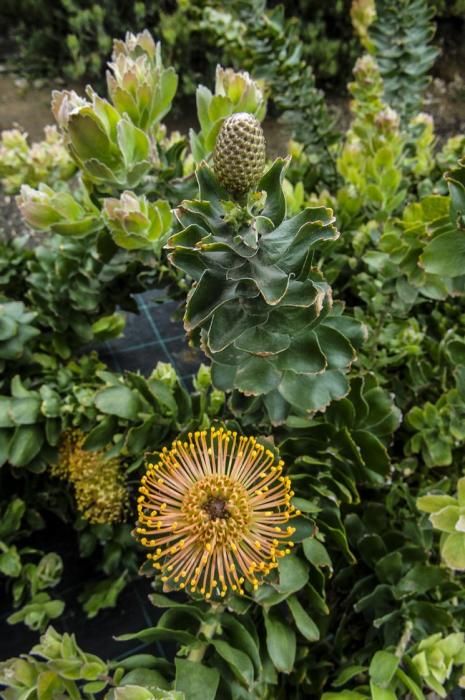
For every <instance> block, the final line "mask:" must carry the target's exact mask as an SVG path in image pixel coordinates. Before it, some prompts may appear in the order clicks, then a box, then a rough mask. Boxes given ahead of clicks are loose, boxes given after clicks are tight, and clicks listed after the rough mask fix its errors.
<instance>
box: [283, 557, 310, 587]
mask: <svg viewBox="0 0 465 700" xmlns="http://www.w3.org/2000/svg"><path fill="white" fill-rule="evenodd" d="M278 571H279V583H278V585H275V588H276V590H277V591H279V593H286V594H287V595H289V594H291V593H295V592H296V591H300V590H301V589H302V588H303V587H304V586H305V584H306V583H307V581H308V578H309V571H308V564H305V562H304V561H302V559H299V557H298V556H297V555H295V554H290V555H287V556H285V557H282V558H281V559H280V560H279V563H278Z"/></svg>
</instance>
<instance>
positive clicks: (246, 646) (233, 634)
mask: <svg viewBox="0 0 465 700" xmlns="http://www.w3.org/2000/svg"><path fill="white" fill-rule="evenodd" d="M221 626H222V628H223V630H225V631H226V633H227V636H228V640H230V641H231V642H232V644H233V645H234V647H236V648H237V649H241V650H242V651H244V652H245V653H246V654H247V655H248V656H249V657H250V658H251V659H252V662H253V665H254V667H255V670H256V671H257V673H259V672H260V669H261V668H262V662H261V659H260V652H259V646H258V638H257V639H254V637H253V636H252V634H251V632H249V630H248V629H247V628H246V627H245V625H244V624H242V623H241V622H239V620H237V619H236V618H235V617H233V616H232V615H230V614H229V613H223V615H222V616H221ZM252 631H253V630H252Z"/></svg>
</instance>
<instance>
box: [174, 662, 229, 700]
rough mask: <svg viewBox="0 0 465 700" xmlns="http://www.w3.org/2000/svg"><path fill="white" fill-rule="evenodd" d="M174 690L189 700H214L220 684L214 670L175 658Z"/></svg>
mask: <svg viewBox="0 0 465 700" xmlns="http://www.w3.org/2000/svg"><path fill="white" fill-rule="evenodd" d="M175 663H176V680H175V689H176V690H179V691H181V692H183V693H185V695H186V698H189V700H215V698H216V691H217V689H218V684H219V682H220V674H219V671H218V670H217V669H216V668H208V667H207V666H204V665H203V664H201V663H198V662H195V661H189V660H188V659H180V658H176V661H175Z"/></svg>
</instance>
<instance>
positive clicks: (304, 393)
mask: <svg viewBox="0 0 465 700" xmlns="http://www.w3.org/2000/svg"><path fill="white" fill-rule="evenodd" d="M278 389H279V392H280V393H281V395H282V396H283V397H284V398H285V399H286V401H289V403H290V404H291V405H293V406H296V407H297V408H300V409H302V410H304V411H321V410H324V409H325V408H326V407H327V406H328V405H329V404H330V403H331V401H334V400H337V399H342V398H343V397H344V396H345V395H346V394H347V392H348V390H349V384H348V381H347V379H346V377H345V376H344V375H343V374H342V373H341V372H340V371H339V370H328V371H326V372H323V373H322V374H317V375H314V376H309V375H305V374H297V373H295V372H289V371H288V372H284V375H283V378H282V380H281V383H280V385H279V387H278Z"/></svg>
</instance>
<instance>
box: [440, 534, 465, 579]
mask: <svg viewBox="0 0 465 700" xmlns="http://www.w3.org/2000/svg"><path fill="white" fill-rule="evenodd" d="M441 556H442V558H443V560H444V562H445V564H447V566H449V567H450V568H451V569H456V570H458V571H465V533H463V532H457V533H452V534H448V535H446V537H445V539H444V541H443V542H442V543H441Z"/></svg>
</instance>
